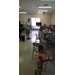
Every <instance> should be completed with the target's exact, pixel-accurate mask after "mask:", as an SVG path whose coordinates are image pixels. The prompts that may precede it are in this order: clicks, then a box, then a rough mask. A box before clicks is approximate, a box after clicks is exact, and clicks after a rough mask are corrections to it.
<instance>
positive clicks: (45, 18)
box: [19, 14, 51, 26]
mask: <svg viewBox="0 0 75 75" xmlns="http://www.w3.org/2000/svg"><path fill="white" fill-rule="evenodd" d="M28 18H40V20H41V22H42V25H44V24H46V25H47V26H49V25H50V23H51V14H45V15H42V14H19V21H21V23H22V24H24V19H28Z"/></svg>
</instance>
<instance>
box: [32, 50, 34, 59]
mask: <svg viewBox="0 0 75 75" xmlns="http://www.w3.org/2000/svg"><path fill="white" fill-rule="evenodd" d="M33 55H34V51H32V60H33Z"/></svg>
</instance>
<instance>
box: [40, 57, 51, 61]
mask: <svg viewBox="0 0 75 75" xmlns="http://www.w3.org/2000/svg"><path fill="white" fill-rule="evenodd" d="M39 59H40V60H41V62H46V61H50V58H48V59H45V60H42V57H39Z"/></svg>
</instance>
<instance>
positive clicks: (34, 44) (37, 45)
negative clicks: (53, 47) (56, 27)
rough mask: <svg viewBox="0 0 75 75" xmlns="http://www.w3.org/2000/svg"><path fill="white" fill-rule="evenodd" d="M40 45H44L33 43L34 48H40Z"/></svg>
mask: <svg viewBox="0 0 75 75" xmlns="http://www.w3.org/2000/svg"><path fill="white" fill-rule="evenodd" d="M40 45H42V44H41V43H33V46H36V47H39V46H40Z"/></svg>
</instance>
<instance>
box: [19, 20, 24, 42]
mask: <svg viewBox="0 0 75 75" xmlns="http://www.w3.org/2000/svg"><path fill="white" fill-rule="evenodd" d="M22 27H23V25H22V24H21V22H20V21H19V38H20V41H21V33H22Z"/></svg>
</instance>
